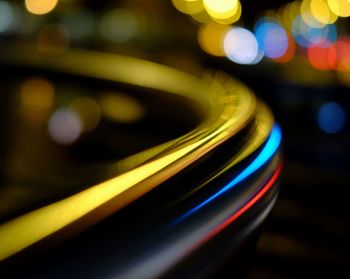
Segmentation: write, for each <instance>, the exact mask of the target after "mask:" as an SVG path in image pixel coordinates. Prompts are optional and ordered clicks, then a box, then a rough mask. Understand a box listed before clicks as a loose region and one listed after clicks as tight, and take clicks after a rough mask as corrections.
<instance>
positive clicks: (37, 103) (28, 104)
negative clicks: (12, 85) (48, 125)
mask: <svg viewBox="0 0 350 279" xmlns="http://www.w3.org/2000/svg"><path fill="white" fill-rule="evenodd" d="M54 94H55V89H54V87H53V85H52V84H51V83H50V82H49V81H48V80H47V79H44V78H41V77H33V78H29V79H27V80H26V81H24V82H23V84H22V86H21V89H20V101H21V112H22V114H23V116H24V117H25V119H26V120H27V121H28V122H30V123H31V124H34V125H41V124H43V123H44V121H45V119H46V118H47V117H48V115H49V113H50V111H51V110H52V107H53V105H54V98H55V96H54Z"/></svg>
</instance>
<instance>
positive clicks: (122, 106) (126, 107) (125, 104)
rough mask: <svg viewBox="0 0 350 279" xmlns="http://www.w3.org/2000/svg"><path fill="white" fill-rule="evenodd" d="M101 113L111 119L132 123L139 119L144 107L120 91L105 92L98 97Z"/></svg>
mask: <svg viewBox="0 0 350 279" xmlns="http://www.w3.org/2000/svg"><path fill="white" fill-rule="evenodd" d="M99 104H100V106H101V110H102V113H103V114H104V116H105V117H107V118H109V119H110V120H112V121H116V122H120V123H133V122H136V121H138V120H140V119H141V118H142V117H143V116H144V114H145V109H144V107H143V106H142V105H141V104H140V103H139V102H138V101H137V100H136V99H135V98H133V97H131V96H129V95H127V94H124V93H121V92H107V93H105V94H103V95H102V96H101V97H100V99H99Z"/></svg>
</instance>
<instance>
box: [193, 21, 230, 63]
mask: <svg viewBox="0 0 350 279" xmlns="http://www.w3.org/2000/svg"><path fill="white" fill-rule="evenodd" d="M228 30H229V27H228V26H226V25H221V24H216V23H210V24H203V25H202V26H201V27H200V28H199V30H198V42H199V45H200V46H201V48H202V49H203V50H204V51H205V52H207V53H209V54H211V55H214V56H225V51H224V38H225V35H226V33H227V32H228Z"/></svg>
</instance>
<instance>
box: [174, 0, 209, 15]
mask: <svg viewBox="0 0 350 279" xmlns="http://www.w3.org/2000/svg"><path fill="white" fill-rule="evenodd" d="M172 3H173V5H174V7H175V8H176V9H177V10H179V11H180V12H182V13H184V14H196V13H199V12H200V11H201V10H203V2H202V0H172Z"/></svg>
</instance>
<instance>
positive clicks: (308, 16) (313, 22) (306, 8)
mask: <svg viewBox="0 0 350 279" xmlns="http://www.w3.org/2000/svg"><path fill="white" fill-rule="evenodd" d="M300 15H301V18H302V19H303V21H304V22H305V23H306V24H307V25H309V26H310V27H313V28H322V27H324V26H325V23H322V22H320V21H318V20H317V19H316V18H315V17H314V15H313V13H312V12H311V0H304V1H303V2H301V5H300Z"/></svg>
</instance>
